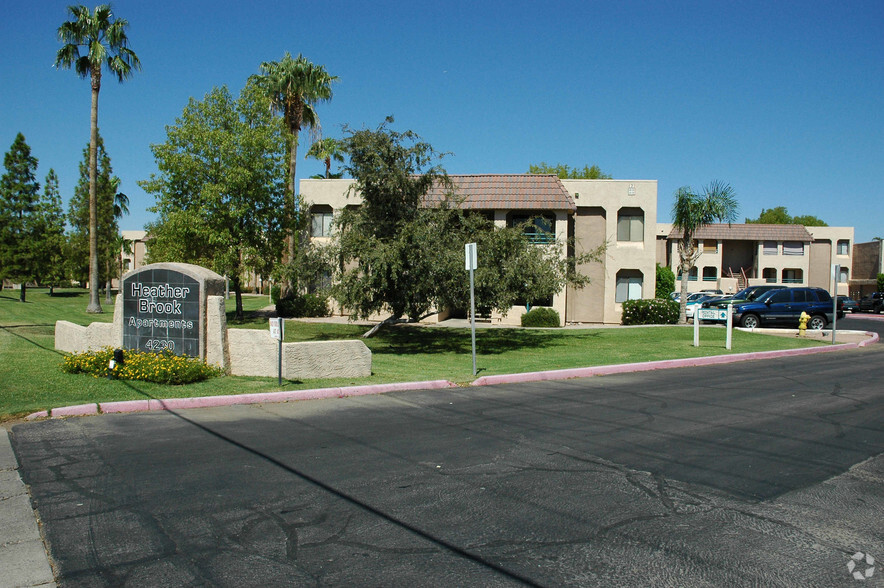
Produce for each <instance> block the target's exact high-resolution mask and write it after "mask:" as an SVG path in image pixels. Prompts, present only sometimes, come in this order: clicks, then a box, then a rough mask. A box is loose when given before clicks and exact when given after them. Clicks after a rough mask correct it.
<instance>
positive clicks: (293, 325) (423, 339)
mask: <svg viewBox="0 0 884 588" xmlns="http://www.w3.org/2000/svg"><path fill="white" fill-rule="evenodd" d="M102 300H103V299H102ZM87 302H88V292H87V291H85V290H73V289H70V290H61V291H57V294H56V296H52V297H50V296H49V295H48V291H47V290H43V289H29V290H28V302H26V303H24V304H22V303H20V302H18V292H17V291H15V292H13V291H9V290H4V291H0V420H6V419H9V418H13V417H16V416H21V415H24V414H28V413H31V412H34V411H37V410H44V409H47V408H52V407H59V406H67V405H72V404H82V403H87V402H104V401H111V400H135V399H144V398H149V397H150V398H177V397H190V396H206V395H212V394H241V393H249V392H269V391H277V390H280V389H285V390H296V389H305V388H319V387H331V386H349V385H356V384H379V383H388V382H405V381H418V380H434V379H446V380H451V381H454V382H458V383H468V382H470V381H472V380H473V379H474V378H473V375H472V360H471V357H470V332H469V330H468V329H442V328H426V327H419V326H411V325H397V326H395V327H393V328H390V329H387V330H382V331H380V332H379V333H378V334H377V335H376V336H375V337H374V338H372V339H368V340H365V343H366V345H368V347H369V348H370V349H371V351H372V375H371V376H370V377H367V378H346V379H342V378H338V379H331V380H307V381H303V382H301V381H290V382H284V383H283V386H282V388H280V387H279V386H278V385H277V381H276V378H245V377H232V376H227V377H222V378H215V379H212V380H208V381H205V382H200V383H197V384H191V385H188V386H162V385H158V384H149V383H146V382H128V381H119V380H107V379H104V378H93V377H90V376H84V375H69V374H64V373H62V371H61V369H60V368H59V365H60V363H61V360H62V357H63V356H64V354H63V353H62V352H59V351H56V350H55V349H54V327H55V321H56V320H60V319H64V320H69V321H71V322H75V323H78V324H83V325H85V324H89V323H90V322H95V321H107V322H109V321H111V320H112V318H113V316H112V312H111V311H112V308H113V306H112V305H110V304H107V305H106V304H104V303H102V304H103V306H105V310H106V312H105V314H102V315H89V314H86V312H85V309H86V304H87ZM232 303H233V300H232V299H231V300H229V301H228V321H229V326H230V327H231V328H261V329H266V328H267V319H266V318H263V317H256V316H254V311H256V310H259V309H261V308H263V307H264V306H266V305H267V304H268V303H269V301H268V299H267V297H266V296H260V297H258V296H246V297H244V298H243V306H244V310H245V311H246V313H247V317H246V319H245V320H244V321H242V323H239V324H238V323H235V322H234V321H233V319H232V314H233V313H232V308H233V306H232ZM249 313H251V316H248V315H249ZM365 330H366V327H363V326H357V325H346V324H318V323H303V322H299V321H289V322H288V323H287V324H286V341H322V340H330V339H355V338H358V337H359V336H360V335H362V333H364V332H365ZM700 342H701V347H699V348H695V347H693V345H692V343H693V330H692V329H690V328H684V327H674V326H673V327H647V328H623V329H585V330H583V329H581V330H571V329H568V330H565V329H549V330H540V329H538V330H533V329H532V330H524V329H479V330H477V333H476V345H477V349H478V357H477V367H478V370H479V375H480V376H481V375H489V374H505V373H518V372H530V371H539V370H552V369H562V368H572V367H586V366H595V365H608V364H618V363H631V362H637V361H652V360H658V359H675V358H684V357H698V356H707V355H720V354H724V353H745V352H750V351H767V350H772V349H787V348H794V347H802V346H809V345H819V344H820V343H819V342H818V341H811V340H800V339H797V338H791V337H773V336H768V335H760V334H751V333H743V332H739V331H735V332H734V342H733V350H732V351H730V352H729V351H727V350H726V349H725V330H724V329H721V328H716V327H704V328H703V329H702V332H701V336H700Z"/></svg>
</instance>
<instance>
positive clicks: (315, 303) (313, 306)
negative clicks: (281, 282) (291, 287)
mask: <svg viewBox="0 0 884 588" xmlns="http://www.w3.org/2000/svg"><path fill="white" fill-rule="evenodd" d="M275 287H276V286H274V288H275ZM276 314H277V315H279V316H281V317H285V318H300V317H305V316H309V317H316V316H328V314H329V312H328V298H326V297H325V296H318V295H316V294H295V295H293V296H290V297H288V298H283V299H281V300H278V301H277V302H276Z"/></svg>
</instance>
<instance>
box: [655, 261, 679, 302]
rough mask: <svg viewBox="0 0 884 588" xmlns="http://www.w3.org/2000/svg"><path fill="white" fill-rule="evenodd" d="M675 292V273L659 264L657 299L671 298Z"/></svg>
mask: <svg viewBox="0 0 884 588" xmlns="http://www.w3.org/2000/svg"><path fill="white" fill-rule="evenodd" d="M673 292H675V272H673V271H672V270H671V269H669V267H667V266H665V265H660V264H659V263H658V264H657V288H656V290H655V291H654V297H655V298H669V295H670V294H672V293H673Z"/></svg>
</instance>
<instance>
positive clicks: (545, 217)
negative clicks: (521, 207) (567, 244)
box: [509, 214, 556, 244]
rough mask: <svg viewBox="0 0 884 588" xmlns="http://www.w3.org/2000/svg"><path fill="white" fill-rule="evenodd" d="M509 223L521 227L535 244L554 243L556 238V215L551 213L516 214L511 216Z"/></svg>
mask: <svg viewBox="0 0 884 588" xmlns="http://www.w3.org/2000/svg"><path fill="white" fill-rule="evenodd" d="M509 225H510V226H511V227H521V228H522V232H523V233H525V234H526V235H527V236H528V240H529V241H530V242H531V243H534V244H543V243H553V242H555V240H556V217H555V216H553V215H551V214H538V215H529V214H514V215H512V216H510V221H509Z"/></svg>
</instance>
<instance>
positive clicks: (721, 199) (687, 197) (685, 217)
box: [672, 180, 738, 323]
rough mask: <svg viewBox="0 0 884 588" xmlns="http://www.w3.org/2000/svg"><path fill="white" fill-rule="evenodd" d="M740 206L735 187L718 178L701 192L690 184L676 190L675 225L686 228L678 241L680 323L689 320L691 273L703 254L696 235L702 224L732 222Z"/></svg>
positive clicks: (673, 206)
mask: <svg viewBox="0 0 884 588" xmlns="http://www.w3.org/2000/svg"><path fill="white" fill-rule="evenodd" d="M737 209H738V205H737V199H736V195H735V192H734V189H733V188H731V186H730V185H729V184H725V183H723V182H720V181H717V180H716V181H713V182H712V183H710V184H709V185H708V186H706V187H705V188H703V192H702V193H701V194H696V193H694V191H693V190H692V189H691V187H690V186H683V187H681V188H679V189H678V190H677V191H676V192H675V203H674V204H673V205H672V224H673V227H674V228H676V229H678V230H681V231H682V237H681V239H680V240H679V241H678V258H679V261H678V267H679V273H680V274H681V301H680V302H679V322H681V323H686V322H687V318H686V317H685V308H686V305H687V300H688V275H689V274H690V271H691V269H692V268H693V267H694V263H695V262H696V261H697V258H698V257H699V256H700V249H699V248H698V247H697V245H696V243H695V241H694V234H695V233H696V232H697V230H698V229H700V228H701V227H703V226H705V225H708V224H712V223H713V222H716V221H717V222H727V223H732V222H733V221H734V219H735V218H736V216H737Z"/></svg>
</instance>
